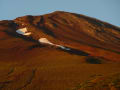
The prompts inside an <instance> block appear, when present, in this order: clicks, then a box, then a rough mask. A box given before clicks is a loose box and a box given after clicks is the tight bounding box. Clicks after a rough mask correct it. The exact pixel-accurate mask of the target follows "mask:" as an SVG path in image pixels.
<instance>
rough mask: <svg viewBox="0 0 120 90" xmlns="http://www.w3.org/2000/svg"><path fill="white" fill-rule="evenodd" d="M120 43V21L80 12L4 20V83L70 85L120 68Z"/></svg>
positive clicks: (38, 87) (9, 87)
mask: <svg viewBox="0 0 120 90" xmlns="http://www.w3.org/2000/svg"><path fill="white" fill-rule="evenodd" d="M119 45H120V28H119V27H117V26H114V25H111V24H109V23H106V22H103V21H100V20H97V19H95V18H91V17H88V16H84V15H80V14H75V13H69V12H63V11H56V12H53V13H50V14H46V15H41V16H31V15H28V16H23V17H18V18H16V19H14V20H3V21H0V76H1V77H0V89H3V90H21V89H22V90H30V89H31V90H66V89H70V88H72V87H74V86H76V85H77V84H78V83H80V82H81V81H84V80H85V79H87V78H88V77H89V75H92V74H99V73H101V74H103V75H104V74H105V75H108V74H110V73H116V72H119V71H120V67H119V61H120V46H119ZM113 61H115V62H113ZM99 64H100V65H99ZM70 90H71V89H70Z"/></svg>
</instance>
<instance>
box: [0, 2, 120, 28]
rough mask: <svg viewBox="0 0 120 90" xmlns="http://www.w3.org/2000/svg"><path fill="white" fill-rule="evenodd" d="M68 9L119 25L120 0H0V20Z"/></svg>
mask: <svg viewBox="0 0 120 90" xmlns="http://www.w3.org/2000/svg"><path fill="white" fill-rule="evenodd" d="M58 10H60V11H68V12H75V13H79V14H84V15H87V16H91V17H95V18H98V19H100V20H103V21H106V22H109V23H111V24H114V25H117V26H120V0H0V20H5V19H15V18H16V17H19V16H24V15H42V14H46V13H50V12H53V11H58Z"/></svg>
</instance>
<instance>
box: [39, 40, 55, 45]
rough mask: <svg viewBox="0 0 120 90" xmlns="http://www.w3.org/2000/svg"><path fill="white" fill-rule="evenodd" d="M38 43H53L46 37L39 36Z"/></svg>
mask: <svg viewBox="0 0 120 90" xmlns="http://www.w3.org/2000/svg"><path fill="white" fill-rule="evenodd" d="M38 41H39V42H40V43H45V44H50V45H54V44H53V43H51V42H50V41H49V40H48V39H46V38H40V39H39V40H38Z"/></svg>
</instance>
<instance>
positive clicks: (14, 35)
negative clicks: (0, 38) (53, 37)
mask: <svg viewBox="0 0 120 90" xmlns="http://www.w3.org/2000/svg"><path fill="white" fill-rule="evenodd" d="M4 32H6V33H7V34H8V35H10V36H13V37H15V38H22V39H24V40H26V41H32V42H35V43H38V41H36V40H34V39H33V38H32V37H27V36H23V35H20V34H17V33H16V32H10V31H4Z"/></svg>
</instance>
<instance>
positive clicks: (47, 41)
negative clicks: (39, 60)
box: [38, 38, 70, 50]
mask: <svg viewBox="0 0 120 90" xmlns="http://www.w3.org/2000/svg"><path fill="white" fill-rule="evenodd" d="M38 41H39V42H40V43H45V44H50V45H53V46H56V47H59V48H61V49H64V50H70V48H66V47H64V46H62V45H57V44H53V43H52V42H50V41H49V40H48V39H47V38H40V39H39V40H38Z"/></svg>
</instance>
